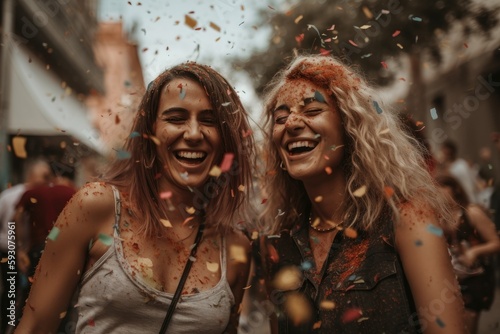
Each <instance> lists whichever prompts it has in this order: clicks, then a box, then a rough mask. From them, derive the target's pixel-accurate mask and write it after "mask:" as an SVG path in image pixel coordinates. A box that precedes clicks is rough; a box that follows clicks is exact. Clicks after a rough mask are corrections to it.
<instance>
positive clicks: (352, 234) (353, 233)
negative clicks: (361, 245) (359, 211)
mask: <svg viewBox="0 0 500 334" xmlns="http://www.w3.org/2000/svg"><path fill="white" fill-rule="evenodd" d="M344 235H345V236H346V237H348V238H351V239H356V238H357V237H358V232H356V230H355V229H353V228H352V227H347V228H346V229H345V230H344Z"/></svg>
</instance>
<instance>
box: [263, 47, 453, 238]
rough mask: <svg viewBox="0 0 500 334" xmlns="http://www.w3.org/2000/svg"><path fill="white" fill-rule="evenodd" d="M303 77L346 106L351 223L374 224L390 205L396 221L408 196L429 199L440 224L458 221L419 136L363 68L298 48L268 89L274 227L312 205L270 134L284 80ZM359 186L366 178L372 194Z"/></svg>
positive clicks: (268, 188) (267, 216) (267, 180)
mask: <svg viewBox="0 0 500 334" xmlns="http://www.w3.org/2000/svg"><path fill="white" fill-rule="evenodd" d="M297 79H303V80H307V81H309V82H311V83H313V84H315V85H317V86H318V87H321V88H323V89H325V90H326V91H327V92H330V93H331V96H332V98H333V99H334V101H335V102H336V104H337V109H338V110H339V112H340V115H341V119H342V124H343V126H344V130H345V137H346V142H345V147H344V149H345V155H344V162H343V168H344V171H345V175H346V185H347V186H346V189H345V192H346V194H347V205H346V211H345V213H344V220H345V221H350V222H351V223H350V225H349V226H352V227H354V228H357V229H364V230H367V229H370V228H371V227H372V226H373V225H374V223H375V222H377V221H378V220H379V218H380V217H381V216H382V214H384V213H387V212H389V214H390V215H392V217H393V218H394V221H398V217H399V209H398V206H399V205H400V204H402V203H405V202H408V201H411V203H414V204H415V205H417V206H418V205H419V204H425V205H427V206H428V207H430V208H431V209H432V210H433V211H434V212H435V213H436V214H437V215H438V217H440V218H441V219H440V220H439V221H440V224H448V223H445V221H448V222H450V221H452V220H451V219H450V218H451V216H450V213H449V209H448V208H447V207H446V203H445V200H444V198H443V197H442V195H441V194H440V193H439V191H438V190H437V188H436V184H435V182H434V180H433V179H432V177H431V176H430V174H429V172H428V171H427V170H426V167H425V161H424V158H423V156H422V153H421V150H419V149H417V145H418V143H417V142H416V140H415V139H414V138H412V137H411V136H409V135H408V134H406V133H405V131H403V129H402V123H401V122H400V121H399V119H398V116H397V114H395V113H394V112H393V111H391V110H390V109H389V108H388V107H387V106H385V105H384V104H383V103H382V101H380V100H379V99H378V98H377V97H376V96H375V93H374V91H373V89H371V88H370V87H369V85H368V84H367V83H366V82H365V81H364V79H363V77H362V76H361V75H359V74H357V73H356V72H355V71H354V70H353V69H351V68H349V67H347V66H346V65H344V64H342V63H341V62H340V61H339V60H337V59H335V58H333V57H330V56H320V55H309V56H304V55H300V56H296V57H295V58H294V59H293V60H292V61H291V63H290V64H289V65H288V66H287V67H286V68H284V69H283V70H281V71H280V72H278V73H277V74H276V75H275V77H274V78H273V80H272V81H271V82H270V83H269V84H268V85H267V87H266V90H265V100H264V107H265V115H264V116H265V132H266V137H267V138H266V141H265V142H266V143H265V147H264V151H266V156H265V158H266V162H267V173H265V174H266V176H265V177H264V189H265V192H266V194H267V196H268V197H269V198H268V202H267V204H266V205H267V208H266V211H265V212H264V214H263V216H262V217H263V219H264V220H265V222H266V223H267V224H266V225H267V226H269V227H270V230H271V232H274V233H278V232H279V231H280V230H282V229H288V228H291V227H292V226H293V224H294V223H295V222H297V219H299V216H300V215H301V214H303V213H307V212H308V211H309V210H310V207H311V201H310V199H309V197H308V195H307V193H306V191H305V188H304V185H303V184H302V182H301V181H298V180H294V179H292V178H291V177H290V176H289V175H288V173H287V172H286V171H284V170H282V169H281V168H280V167H279V165H280V162H281V158H280V156H279V153H278V150H277V148H276V147H275V145H274V144H273V142H272V140H271V138H272V130H273V125H274V124H273V119H272V110H273V108H275V105H276V99H277V96H278V94H279V91H280V89H281V87H283V85H284V84H286V83H287V82H289V81H291V80H297ZM361 186H366V188H367V191H366V194H365V195H364V196H362V197H355V196H354V194H353V193H354V191H356V190H357V189H358V188H360V187H361ZM386 187H390V188H392V190H393V191H394V193H393V195H392V196H386V195H385V193H386V189H387V188H386ZM391 213H392V214H391Z"/></svg>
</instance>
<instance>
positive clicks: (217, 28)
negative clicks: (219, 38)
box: [210, 22, 220, 32]
mask: <svg viewBox="0 0 500 334" xmlns="http://www.w3.org/2000/svg"><path fill="white" fill-rule="evenodd" d="M210 28H212V29H213V30H215V31H217V32H220V27H219V26H218V25H217V24H215V23H213V22H210Z"/></svg>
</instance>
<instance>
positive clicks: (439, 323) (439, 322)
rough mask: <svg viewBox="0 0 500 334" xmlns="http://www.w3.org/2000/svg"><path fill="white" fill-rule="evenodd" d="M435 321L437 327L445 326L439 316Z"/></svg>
mask: <svg viewBox="0 0 500 334" xmlns="http://www.w3.org/2000/svg"><path fill="white" fill-rule="evenodd" d="M436 323H437V324H438V326H439V327H441V328H444V327H446V325H445V323H444V322H443V320H441V319H440V318H439V317H437V318H436Z"/></svg>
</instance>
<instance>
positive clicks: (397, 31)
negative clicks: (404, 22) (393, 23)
mask: <svg viewBox="0 0 500 334" xmlns="http://www.w3.org/2000/svg"><path fill="white" fill-rule="evenodd" d="M400 33H401V31H400V30H396V31H395V32H394V33H393V34H392V37H396V36H398V35H399V34H400Z"/></svg>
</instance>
